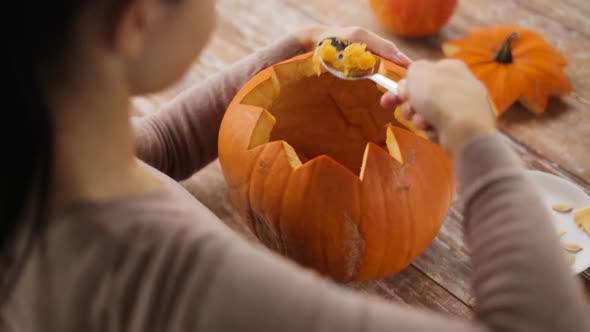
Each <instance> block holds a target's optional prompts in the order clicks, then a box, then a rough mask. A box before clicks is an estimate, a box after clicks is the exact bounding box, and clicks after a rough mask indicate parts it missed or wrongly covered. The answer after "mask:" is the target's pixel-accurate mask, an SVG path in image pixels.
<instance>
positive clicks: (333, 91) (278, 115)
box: [241, 59, 415, 176]
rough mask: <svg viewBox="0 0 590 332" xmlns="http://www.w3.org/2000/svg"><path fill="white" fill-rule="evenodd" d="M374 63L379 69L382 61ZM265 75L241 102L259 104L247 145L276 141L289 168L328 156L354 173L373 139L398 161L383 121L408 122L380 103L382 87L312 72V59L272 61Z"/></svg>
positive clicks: (397, 151)
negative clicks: (272, 65) (256, 117)
mask: <svg viewBox="0 0 590 332" xmlns="http://www.w3.org/2000/svg"><path fill="white" fill-rule="evenodd" d="M380 65H381V68H380V70H382V71H384V70H385V68H383V67H382V66H383V63H382V62H381V63H380ZM269 74H270V75H268V76H267V77H266V78H265V79H263V80H261V81H260V82H259V83H258V85H257V86H256V88H255V89H253V90H251V91H250V93H248V94H247V95H245V96H244V97H243V99H242V101H241V103H242V104H248V105H252V106H257V107H260V108H261V109H262V112H261V113H260V116H259V118H258V119H257V120H256V125H255V127H254V128H253V131H252V134H251V137H250V141H249V142H248V149H254V148H256V147H258V146H260V145H263V144H267V143H269V142H275V141H280V142H283V147H284V151H285V155H286V156H288V158H289V163H290V165H291V166H292V167H293V168H297V167H299V166H301V165H302V164H305V163H307V162H308V161H310V160H313V159H316V158H317V157H320V156H328V157H330V158H331V159H333V160H334V161H336V162H337V163H339V164H340V165H342V166H343V167H344V168H347V169H348V170H350V171H351V172H353V173H354V174H357V175H359V176H360V175H361V174H362V173H363V171H362V168H363V165H364V162H365V160H364V158H363V152H364V153H365V154H366V153H367V148H368V146H369V144H371V143H373V144H375V147H377V148H380V149H383V150H385V151H388V152H389V154H390V155H391V156H392V157H393V159H395V160H396V161H397V162H399V163H400V164H401V163H403V158H402V155H401V151H400V148H399V146H398V144H397V141H396V139H395V137H394V135H393V132H392V131H391V129H389V126H390V125H392V124H393V125H397V126H400V127H406V128H408V129H410V130H412V131H415V130H414V128H412V127H411V123H410V125H408V123H405V122H403V119H401V116H400V115H399V109H398V110H396V112H392V111H391V110H387V109H383V108H382V107H381V106H380V103H379V99H380V97H381V95H382V92H380V91H379V89H376V88H375V87H376V85H375V83H373V82H370V81H368V80H367V81H356V82H350V81H344V80H340V79H338V78H335V77H333V76H332V75H330V74H327V73H321V74H319V75H318V74H317V73H315V72H314V70H313V61H312V59H310V60H308V61H305V62H303V63H301V62H295V63H290V64H281V65H276V66H275V67H273V69H272V70H270V71H269ZM371 85H372V87H373V88H368V87H369V86H371ZM359 89H360V90H359Z"/></svg>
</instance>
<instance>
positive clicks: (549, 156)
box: [153, 0, 590, 317]
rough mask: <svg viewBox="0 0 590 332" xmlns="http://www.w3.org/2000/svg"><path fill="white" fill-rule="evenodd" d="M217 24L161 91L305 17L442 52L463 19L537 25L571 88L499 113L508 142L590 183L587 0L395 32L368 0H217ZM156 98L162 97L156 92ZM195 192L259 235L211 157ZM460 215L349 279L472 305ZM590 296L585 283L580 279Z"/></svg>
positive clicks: (472, 6)
mask: <svg viewBox="0 0 590 332" xmlns="http://www.w3.org/2000/svg"><path fill="white" fill-rule="evenodd" d="M217 8H218V13H219V17H218V28H217V31H216V34H215V35H214V36H213V38H212V39H211V41H210V44H209V46H208V47H207V49H206V50H205V51H204V53H203V54H202V56H201V57H200V59H199V61H197V63H196V64H195V66H194V67H193V68H192V70H191V71H190V73H189V74H188V75H187V77H186V78H185V79H184V80H183V81H182V82H181V83H180V84H178V85H177V86H176V87H175V88H174V89H172V91H170V92H169V94H168V95H167V97H169V96H171V95H173V94H174V93H176V92H178V91H180V90H182V89H184V88H186V87H187V86H189V85H192V84H194V83H195V82H198V81H201V80H202V79H204V78H205V77H207V76H209V75H212V74H215V73H216V72H218V71H220V70H222V69H223V68H224V67H225V66H227V65H228V64H231V63H233V62H235V61H237V60H239V59H241V58H243V57H244V56H246V55H248V54H250V53H251V52H253V51H255V50H256V49H257V48H259V47H262V46H264V45H266V44H268V43H270V42H272V41H274V40H276V39H278V38H280V37H281V36H283V35H284V34H286V33H288V32H290V31H292V30H293V29H296V28H298V27H301V26H305V25H307V24H310V23H323V24H334V25H360V26H364V27H367V28H369V29H371V30H373V31H376V32H378V33H380V34H381V35H383V36H386V37H388V38H390V39H391V40H393V41H394V42H395V43H396V44H398V46H399V47H400V48H402V49H403V50H404V51H405V52H406V53H407V54H409V55H410V56H411V57H412V58H415V59H421V58H426V59H440V58H442V53H441V51H440V44H441V42H442V41H444V40H447V39H450V38H455V37H459V36H461V35H462V34H464V33H465V32H466V31H467V29H468V28H470V27H473V26H486V25H491V24H496V23H513V24H519V25H523V26H526V27H530V28H534V29H535V30H537V31H539V32H541V33H543V34H544V35H545V36H546V38H547V40H548V41H549V42H551V43H553V44H554V45H556V46H557V47H559V48H560V49H562V50H563V51H564V53H565V54H566V55H567V57H568V59H569V60H570V63H571V65H570V67H568V69H567V74H568V75H569V77H570V78H571V79H572V82H573V84H574V87H575V89H576V92H575V93H574V94H573V95H572V96H570V97H567V98H565V99H564V100H563V101H562V102H556V101H553V102H552V103H551V106H550V111H549V112H548V114H547V115H545V116H542V117H538V118H537V117H533V116H530V115H528V114H527V113H525V112H524V111H523V110H522V109H521V108H520V107H518V106H517V107H515V108H514V109H513V110H511V111H510V112H508V113H507V114H506V116H505V117H503V118H502V119H501V120H500V128H501V129H502V130H503V131H504V132H505V133H506V134H507V139H508V141H509V143H510V144H511V145H512V146H513V147H514V148H515V150H516V151H517V153H519V155H520V156H521V158H522V159H523V160H524V161H525V163H526V164H527V165H528V166H529V167H530V168H536V169H542V170H544V171H548V172H552V173H554V174H558V175H561V176H564V177H568V178H570V179H571V180H573V181H575V182H576V183H578V184H579V185H581V186H582V187H583V188H584V189H585V190H586V191H587V192H589V193H590V153H587V151H588V150H589V149H588V146H589V145H590V121H589V120H590V107H589V106H590V21H588V20H587V17H589V16H590V13H589V12H590V6H589V5H588V4H587V0H563V1H561V2H559V3H555V2H554V1H549V0H520V1H516V0H496V1H495V2H494V3H493V4H491V3H489V2H488V1H485V0H463V1H461V4H460V6H459V8H458V10H457V12H456V14H455V16H454V17H453V19H452V20H451V22H450V24H449V25H448V26H447V27H446V28H445V29H444V30H443V31H442V32H441V33H439V34H437V35H435V36H432V37H429V38H425V39H422V40H418V41H416V40H407V39H401V38H397V37H395V36H393V35H391V34H389V33H387V32H386V31H384V29H383V28H382V27H381V25H380V24H379V22H378V21H377V20H376V19H375V17H374V16H373V14H372V13H371V11H370V9H369V7H368V5H367V1H366V0H362V1H358V0H263V1H258V0H220V1H218V2H217ZM153 101H154V105H157V104H159V103H161V101H162V99H161V98H159V97H156V99H153ZM185 186H186V187H187V189H189V191H191V192H192V193H193V195H194V196H195V197H197V198H198V199H199V200H201V201H202V202H203V203H204V204H205V205H206V206H208V207H209V208H210V209H211V210H212V211H213V212H214V213H215V214H216V215H217V216H219V217H220V218H221V219H222V220H223V221H224V222H225V223H227V224H228V225H230V227H232V228H233V229H234V230H236V231H237V232H239V233H241V234H242V235H244V236H245V237H246V238H248V239H249V240H251V241H257V240H256V239H255V237H254V235H253V234H252V232H250V231H249V229H248V228H247V227H246V226H245V225H244V224H243V223H242V221H241V219H240V217H239V216H238V215H237V213H236V211H235V209H234V208H233V206H232V205H231V203H230V202H229V200H228V197H227V189H226V185H225V181H224V179H223V176H222V175H221V172H220V168H219V164H218V162H214V163H212V164H211V165H209V166H207V167H206V168H205V169H203V170H202V171H200V172H198V173H197V174H195V175H194V176H193V177H192V178H190V179H188V180H187V181H186V182H185ZM461 223H462V216H461V215H460V214H459V213H458V212H457V209H456V208H454V207H453V208H451V210H450V212H449V215H448V217H447V219H446V221H445V224H444V225H443V228H442V229H441V232H440V234H439V235H438V237H437V238H436V239H435V241H434V242H433V243H432V245H431V246H430V247H429V248H428V249H427V250H426V252H425V253H424V254H423V255H421V256H420V257H419V258H418V259H417V260H416V262H415V263H414V264H413V265H412V266H410V267H409V268H408V269H406V270H404V271H402V272H401V273H399V274H397V275H395V276H392V277H390V278H386V279H383V280H378V281H373V282H365V283H354V284H350V285H348V286H350V287H352V288H354V289H356V290H358V291H360V292H366V293H370V294H376V295H378V296H382V297H384V298H387V299H390V300H392V301H396V302H403V303H407V304H411V305H417V306H421V307H425V308H430V309H433V310H437V311H440V312H445V313H449V314H452V315H456V316H460V317H469V316H470V315H471V311H470V306H471V305H470V303H471V304H472V303H473V302H472V301H473V296H472V293H471V289H470V273H471V266H470V261H469V259H470V256H469V250H468V249H467V248H466V247H465V245H464V243H463V234H462V224H461ZM586 287H587V289H588V294H589V298H590V284H587V285H586Z"/></svg>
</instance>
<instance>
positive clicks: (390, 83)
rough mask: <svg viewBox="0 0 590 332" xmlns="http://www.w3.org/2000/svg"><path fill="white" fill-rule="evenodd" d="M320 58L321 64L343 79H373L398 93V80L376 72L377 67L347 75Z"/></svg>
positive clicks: (392, 91)
mask: <svg viewBox="0 0 590 332" xmlns="http://www.w3.org/2000/svg"><path fill="white" fill-rule="evenodd" d="M318 58H319V60H320V64H321V65H322V67H324V68H325V69H326V70H327V71H328V72H329V73H330V74H332V75H334V76H336V77H338V78H340V79H343V80H353V81H354V80H365V79H368V80H371V81H373V82H375V83H377V84H379V85H381V86H382V87H384V88H385V89H387V90H388V91H389V92H391V93H393V94H397V92H398V89H397V86H398V84H397V82H396V81H394V80H392V79H390V78H388V77H386V76H384V75H381V74H379V73H376V72H375V67H373V68H371V70H370V71H368V72H360V73H354V74H352V75H351V74H349V75H345V74H344V73H343V72H341V71H339V70H338V69H336V68H334V67H332V66H330V65H328V64H327V63H325V62H324V60H323V59H322V57H318Z"/></svg>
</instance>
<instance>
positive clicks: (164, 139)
mask: <svg viewBox="0 0 590 332" xmlns="http://www.w3.org/2000/svg"><path fill="white" fill-rule="evenodd" d="M303 52H304V49H303V47H302V46H301V44H300V43H299V41H298V40H297V39H296V38H295V37H293V36H288V37H285V38H283V39H280V40H278V41H276V42H275V43H273V44H271V45H269V46H267V47H265V48H262V49H260V50H258V51H257V52H255V53H253V54H251V55H250V56H249V57H247V58H245V59H244V60H242V61H240V62H237V63H236V64H234V65H232V66H231V67H230V68H228V69H227V70H225V71H223V72H221V73H220V74H218V75H215V76H213V77H211V78H209V79H207V80H206V81H204V82H202V83H201V84H199V85H196V86H195V87H193V88H190V89H188V90H187V91H185V92H184V93H182V94H180V95H179V96H178V97H176V98H175V99H173V100H172V101H171V102H170V103H168V104H166V105H165V106H164V107H163V109H162V110H161V111H159V112H157V113H154V114H152V115H150V116H147V117H144V118H141V119H140V120H139V121H138V122H137V123H136V124H135V132H136V153H137V156H138V157H139V158H140V159H142V160H143V161H144V162H146V163H148V164H149V165H151V166H152V167H154V168H156V169H158V170H160V171H161V172H163V173H165V174H167V175H169V176H170V177H172V178H174V179H175V180H182V179H184V178H187V177H188V176H190V175H191V174H192V173H194V172H195V171H197V170H198V169H199V168H201V167H203V166H205V165H206V164H207V163H209V162H211V161H212V160H213V159H215V158H216V157H217V138H218V132H219V127H220V124H221V120H222V118H223V114H224V112H225V109H226V108H227V106H228V105H229V103H230V102H231V100H232V98H233V97H234V95H235V94H236V93H237V92H238V90H239V89H240V88H241V87H242V85H243V84H245V83H246V82H247V81H248V79H250V78H251V77H252V76H253V75H254V74H256V73H257V72H259V71H260V70H262V69H264V68H266V67H268V66H270V65H272V64H274V63H277V62H280V61H282V60H285V59H287V58H290V57H292V56H295V55H297V54H300V53H303Z"/></svg>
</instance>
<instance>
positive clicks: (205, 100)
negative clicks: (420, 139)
mask: <svg viewBox="0 0 590 332" xmlns="http://www.w3.org/2000/svg"><path fill="white" fill-rule="evenodd" d="M15 6H16V7H17V8H16V10H15V11H11V13H15V15H17V16H18V15H20V17H17V19H18V21H20V22H30V23H31V24H23V26H25V27H26V28H23V29H22V30H19V31H18V34H17V35H18V38H17V40H15V41H14V45H12V46H13V52H11V53H10V61H11V62H10V63H9V66H8V67H9V70H10V73H11V75H12V76H11V79H13V80H14V84H13V90H11V92H12V93H11V96H12V99H13V101H14V102H16V103H17V104H18V105H19V106H18V107H17V108H16V109H15V110H14V111H13V112H12V113H11V114H10V115H9V117H10V120H11V121H10V122H9V123H10V126H14V127H16V128H17V129H18V131H19V134H18V137H19V141H18V142H13V141H11V140H9V139H8V138H6V139H4V140H2V142H4V146H3V148H4V153H5V155H7V156H11V162H10V163H7V164H6V167H7V168H8V170H6V171H5V172H3V174H2V176H3V183H5V185H4V186H3V188H2V190H3V196H2V210H1V213H2V215H1V220H2V226H3V232H2V238H1V239H2V240H1V241H2V242H1V245H2V256H3V258H4V259H3V260H2V265H1V266H2V270H1V271H2V275H1V277H2V284H1V286H2V290H3V293H2V297H1V300H2V302H1V304H0V305H1V316H0V319H1V320H0V322H1V325H0V326H1V330H2V331H19V332H20V331H60V332H66V331H435V330H436V331H443V332H444V331H449V332H450V331H452V332H461V331H465V332H468V331H469V332H472V331H482V332H483V331H535V332H543V331H560V332H568V331H572V332H573V331H575V332H580V331H590V321H589V319H588V315H585V306H584V300H583V297H582V295H581V294H582V293H581V291H580V285H579V284H578V283H576V282H574V281H573V280H572V278H571V276H570V270H569V268H568V265H567V263H566V262H565V260H564V258H563V257H562V254H561V252H560V250H561V249H560V248H559V245H558V241H557V239H556V236H555V234H554V230H553V229H552V226H551V224H550V221H549V216H547V215H546V214H544V213H543V212H542V211H543V209H542V208H541V206H542V203H541V201H540V200H539V198H538V197H537V195H535V192H534V190H533V189H532V187H531V186H530V185H529V184H528V183H527V182H526V180H525V178H524V175H523V172H522V169H521V167H520V166H519V164H518V161H517V159H516V158H515V157H514V156H513V155H512V154H511V153H510V152H509V150H508V149H507V148H506V147H505V146H504V145H503V144H502V143H501V141H500V139H499V138H498V137H497V135H496V134H495V133H494V127H493V120H492V117H491V116H490V110H489V106H488V103H487V96H486V93H485V89H484V88H483V87H482V85H481V84H479V83H478V82H477V81H476V80H475V79H474V78H473V77H472V76H471V75H470V74H469V72H468V70H466V68H465V67H464V66H462V65H460V64H458V63H455V62H448V61H443V62H440V63H423V62H416V63H414V64H412V65H410V67H409V73H408V77H407V81H406V82H405V83H403V84H402V91H401V93H400V95H399V96H391V95H385V96H384V97H383V99H382V103H383V105H384V106H386V107H393V106H395V105H398V104H399V103H404V113H405V115H406V117H408V118H411V119H413V121H414V122H415V123H416V124H417V125H419V126H420V127H422V128H425V129H427V130H428V131H429V132H430V135H431V137H432V138H433V139H439V140H440V142H441V144H442V145H443V146H445V147H446V148H447V149H448V150H449V152H450V153H451V154H453V155H454V157H455V160H456V164H457V167H458V168H457V174H458V179H459V184H460V193H461V197H462V199H463V202H464V204H465V216H466V221H465V222H466V230H467V232H466V233H467V235H466V236H467V241H468V243H469V244H470V245H471V246H472V248H473V259H474V289H475V294H476V296H477V298H478V304H477V306H476V316H475V317H474V318H473V319H472V320H464V321H462V320H458V319H451V318H448V317H445V316H441V315H439V314H436V313H432V312H425V311H422V310H418V309H412V308H408V307H405V306H404V307H401V306H398V305H395V304H391V303H388V302H384V301H382V300H380V299H376V298H372V297H368V296H365V295H360V294H356V293H353V292H351V291H348V290H344V289H341V288H340V287H338V286H336V285H334V284H331V283H329V282H328V281H326V280H324V279H321V278H319V277H318V276H317V275H315V274H314V273H312V272H310V271H306V270H303V269H301V268H300V267H298V266H295V264H292V263H290V262H288V261H286V260H284V259H282V258H280V257H277V256H276V255H273V254H269V253H268V252H266V251H263V250H260V249H259V248H256V247H252V246H251V245H249V244H247V243H246V242H244V241H243V240H242V239H241V238H240V237H239V236H237V235H235V234H234V233H232V232H231V231H230V230H228V229H227V228H226V227H225V226H224V225H223V224H222V223H221V222H220V221H219V220H217V219H216V217H215V216H214V215H213V214H212V213H211V212H209V211H208V210H207V209H206V208H205V207H203V206H202V205H201V204H199V203H198V202H196V201H195V200H194V199H193V198H192V197H191V196H190V195H189V194H188V193H187V192H186V191H184V190H183V189H182V188H181V187H180V186H179V184H178V183H177V182H175V181H174V180H180V179H183V178H185V177H187V176H188V175H190V174H192V173H193V172H194V171H195V170H197V169H198V168H199V167H201V166H203V165H205V164H206V163H207V162H209V161H211V160H212V159H213V158H215V156H216V148H217V147H216V137H217V130H218V128H219V123H220V120H221V117H222V114H223V110H224V109H225V107H226V106H227V104H228V102H229V100H230V99H231V97H232V96H233V95H234V93H235V92H236V91H237V89H238V88H239V87H240V85H241V84H242V83H244V82H245V81H246V80H247V79H248V78H249V77H251V76H252V75H253V74H254V73H256V72H257V71H259V70H260V69H262V68H264V67H265V66H267V65H269V64H272V63H275V62H278V61H280V60H283V59H285V58H289V57H291V56H294V55H296V54H298V53H301V52H304V51H306V50H309V49H311V48H312V47H313V46H314V45H315V44H316V43H317V41H318V40H320V39H322V37H324V36H330V35H339V36H344V37H348V38H350V39H352V40H354V41H360V42H366V43H367V44H368V45H369V47H370V48H371V49H372V50H373V51H374V52H376V53H378V54H380V55H382V56H384V57H386V58H389V59H392V60H393V61H396V62H398V63H400V64H403V65H408V61H407V58H405V56H403V55H402V54H401V53H399V52H398V50H397V49H396V48H395V46H393V45H392V44H390V43H389V42H387V41H385V40H383V39H381V38H379V37H377V36H375V35H373V34H371V33H368V32H366V31H364V30H361V29H355V28H347V29H329V28H324V27H314V28H309V29H303V30H300V31H298V32H296V33H294V34H293V35H290V36H287V37H286V38H284V39H282V40H279V41H277V42H276V43H274V44H273V45H270V46H268V47H267V48H265V49H262V50H260V51H258V52H257V53H256V54H253V55H252V56H251V57H249V58H247V59H245V60H243V61H241V62H239V63H237V64H236V65H234V66H233V67H231V68H230V69H229V70H227V71H225V72H224V73H221V74H220V75H217V76H215V77H213V78H211V79H209V80H207V81H206V82H204V83H203V84H201V85H199V86H197V87H195V88H193V89H191V90H190V91H188V92H186V93H184V94H182V95H180V96H179V97H178V98H177V99H176V100H175V101H173V102H172V103H170V104H169V105H167V106H166V109H164V110H163V111H162V112H159V113H157V114H156V115H154V116H151V117H149V118H146V119H145V120H142V121H141V122H140V123H138V124H137V127H136V128H135V130H133V129H132V126H131V125H130V121H129V118H128V106H129V98H130V96H132V95H136V94H144V93H151V92H155V91H158V90H161V89H163V88H165V87H167V86H169V85H170V84H171V83H173V82H175V81H176V80H178V79H179V78H180V77H181V76H182V74H183V73H184V72H185V71H186V70H187V68H188V67H189V65H190V64H191V63H192V62H193V60H194V59H195V57H196V56H197V54H198V53H199V51H200V50H201V49H202V48H203V46H204V45H205V43H206V40H207V38H208V36H209V34H210V32H211V30H212V22H211V18H212V17H213V4H212V1H210V0H142V1H139V0H127V1H122V0H121V1H119V0H61V1H50V2H48V1H39V2H37V3H35V4H33V5H31V4H29V3H25V2H23V1H21V2H17V3H16V4H15ZM29 7H30V8H34V9H33V10H29ZM31 27H35V29H34V31H32V30H31V31H29V30H27V29H28V28H31ZM457 110H460V111H457ZM134 153H137V155H138V157H139V158H140V159H141V160H142V161H139V160H138V159H137V158H136V157H135V156H134ZM173 179H174V180H173ZM523 207H526V211H525V209H524V208H523Z"/></svg>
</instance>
